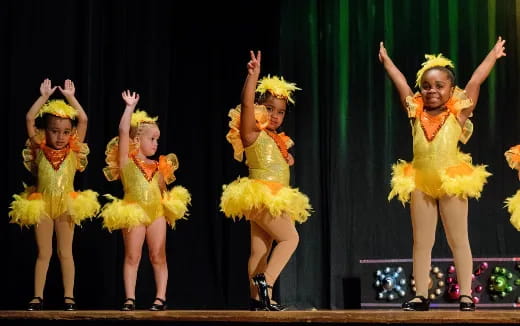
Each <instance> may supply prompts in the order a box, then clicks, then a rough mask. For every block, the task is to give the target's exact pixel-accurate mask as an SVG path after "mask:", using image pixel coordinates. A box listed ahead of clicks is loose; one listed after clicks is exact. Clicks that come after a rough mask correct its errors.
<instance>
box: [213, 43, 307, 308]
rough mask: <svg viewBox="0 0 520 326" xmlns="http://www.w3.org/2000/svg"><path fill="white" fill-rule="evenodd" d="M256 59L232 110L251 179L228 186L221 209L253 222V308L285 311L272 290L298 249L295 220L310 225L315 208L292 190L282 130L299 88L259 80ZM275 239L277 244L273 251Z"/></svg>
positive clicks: (237, 150) (233, 130)
mask: <svg viewBox="0 0 520 326" xmlns="http://www.w3.org/2000/svg"><path fill="white" fill-rule="evenodd" d="M250 55H251V60H250V61H249V63H248V64H247V70H248V75H247V78H246V80H245V83H244V88H243V90H242V96H241V98H242V103H241V105H239V106H237V107H236V108H235V109H231V110H230V111H229V117H230V118H231V122H230V123H229V126H230V131H229V133H228V134H227V136H226V138H227V140H228V141H229V142H230V143H231V144H232V146H233V149H234V157H235V159H236V160H238V161H242V155H243V152H244V151H245V153H246V158H247V159H246V164H247V166H248V167H249V177H248V178H240V179H238V180H236V181H234V182H232V183H231V184H229V185H227V186H224V191H223V193H222V198H221V202H220V206H221V210H222V211H223V212H224V214H225V215H226V216H227V217H230V218H242V217H245V218H246V219H247V220H249V221H250V223H251V254H250V257H249V263H248V273H249V279H250V292H251V293H250V294H251V299H250V307H251V309H252V310H284V309H285V307H284V306H282V305H280V304H277V303H275V302H274V301H272V300H271V299H270V297H271V292H272V291H271V290H270V289H271V288H272V285H273V284H274V283H275V282H276V280H277V278H278V276H279V275H280V273H281V271H282V269H283V268H284V267H285V265H286V264H287V262H288V261H289V259H290V258H291V256H292V254H293V252H294V251H295V250H296V247H297V245H298V241H299V237H298V232H297V231H296V228H295V225H294V221H297V222H299V223H303V222H305V221H306V220H307V217H308V216H309V215H310V210H311V206H310V205H309V199H308V198H307V196H305V195H303V194H302V193H300V192H299V191H298V190H297V189H293V188H290V187H289V166H291V165H293V164H294V158H293V157H292V155H291V154H290V153H288V152H287V149H288V148H289V147H291V146H292V145H293V142H292V140H291V139H290V138H289V137H287V136H285V134H284V133H280V134H278V133H277V132H276V130H277V129H278V128H279V127H280V125H281V124H282V122H283V119H284V117H285V112H286V106H287V101H289V102H291V103H294V101H293V99H292V97H291V96H292V92H293V91H294V90H297V89H299V88H297V87H296V86H295V85H294V84H292V83H288V82H286V81H284V80H283V78H282V79H280V78H278V77H276V76H274V77H267V78H263V79H262V80H261V81H260V82H258V76H259V74H260V61H261V53H260V51H259V52H258V53H257V55H256V56H255V54H254V52H253V51H251V53H250ZM257 82H258V87H257V88H256V92H258V93H259V94H260V97H259V99H258V105H257V104H255V87H256V85H257ZM273 240H275V241H276V242H277V245H276V247H275V248H274V249H273V250H272V252H271V248H272V243H273ZM270 252H271V253H270ZM269 254H270V258H269V260H268V259H267V258H268V257H269Z"/></svg>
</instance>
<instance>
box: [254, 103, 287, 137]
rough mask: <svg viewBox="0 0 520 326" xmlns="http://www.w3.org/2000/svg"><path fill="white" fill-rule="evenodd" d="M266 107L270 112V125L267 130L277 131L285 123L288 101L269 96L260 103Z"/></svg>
mask: <svg viewBox="0 0 520 326" xmlns="http://www.w3.org/2000/svg"><path fill="white" fill-rule="evenodd" d="M259 104H262V105H264V106H265V107H266V108H267V112H269V124H268V125H267V129H269V130H271V131H276V130H277V129H278V128H280V126H281V125H282V123H283V119H284V118H285V112H286V109H287V101H286V100H284V99H280V98H278V97H275V96H272V95H268V96H266V97H265V99H264V100H263V101H262V102H261V103H259Z"/></svg>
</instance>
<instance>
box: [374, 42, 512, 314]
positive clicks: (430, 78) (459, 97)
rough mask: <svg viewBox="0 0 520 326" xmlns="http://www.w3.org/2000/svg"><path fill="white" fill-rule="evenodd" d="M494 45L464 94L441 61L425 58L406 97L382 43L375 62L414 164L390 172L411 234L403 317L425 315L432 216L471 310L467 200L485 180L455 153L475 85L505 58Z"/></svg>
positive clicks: (464, 305) (466, 130)
mask: <svg viewBox="0 0 520 326" xmlns="http://www.w3.org/2000/svg"><path fill="white" fill-rule="evenodd" d="M504 43H505V41H504V40H502V38H500V37H499V38H498V41H497V42H496V44H495V46H494V47H493V49H492V50H491V51H490V52H489V54H488V55H487V56H486V58H485V59H484V61H483V62H482V63H481V64H480V65H479V67H478V68H477V69H476V70H475V72H474V73H473V75H472V76H471V79H470V81H469V82H468V84H467V85H466V88H465V89H464V90H462V89H459V88H458V87H457V86H456V85H455V76H454V74H453V71H452V70H451V68H453V63H452V62H451V61H450V60H448V59H446V58H445V57H443V56H442V55H438V56H435V55H426V59H427V61H426V62H424V63H423V67H422V68H421V69H420V70H419V71H418V72H417V80H416V86H417V87H419V92H417V93H416V94H414V93H413V91H412V89H411V88H410V86H408V84H407V82H406V79H405V77H404V76H403V74H402V73H401V72H400V71H399V70H398V68H397V67H396V66H395V65H394V63H393V62H392V60H391V59H390V57H389V56H388V54H387V52H386V49H385V47H384V45H383V42H381V44H380V49H379V60H380V61H381V63H382V64H383V65H384V68H385V70H386V72H387V73H388V76H389V77H390V79H391V80H392V82H393V83H394V85H395V87H396V88H397V91H398V92H399V96H400V99H401V103H402V105H403V108H404V109H405V112H406V113H407V115H408V118H409V119H410V123H411V126H412V136H413V153H414V158H413V161H412V162H411V163H407V162H404V161H400V162H399V163H398V164H396V165H394V166H393V176H392V191H391V193H390V194H389V196H388V199H389V200H390V199H391V198H393V197H394V196H397V197H398V198H399V200H400V201H401V202H402V203H403V204H404V203H406V202H410V212H411V217H412V228H413V239H414V243H413V277H414V280H415V286H416V296H415V297H414V298H412V299H411V300H410V301H407V302H405V303H404V304H403V309H404V310H428V309H429V305H430V299H429V298H428V283H429V270H430V266H431V250H432V248H433V244H434V241H435V229H436V225H437V217H438V214H439V212H440V216H441V219H442V223H443V225H444V229H445V231H446V237H447V239H448V244H449V246H450V248H451V251H452V253H453V256H454V261H455V266H456V268H457V279H458V283H459V285H460V293H461V295H460V298H459V302H460V310H463V311H472V310H475V304H474V302H473V299H472V297H471V275H472V264H473V262H472V255H471V249H470V244H469V239H468V229H467V224H468V223H467V219H468V197H474V198H479V197H480V193H481V191H482V188H483V186H484V184H485V183H486V178H487V177H488V176H490V173H488V172H487V171H486V170H485V166H474V165H472V164H471V157H470V156H469V155H468V154H463V153H461V152H460V151H459V149H458V147H457V143H458V141H459V140H460V141H461V142H463V143H465V142H466V141H467V140H468V139H469V137H470V136H471V133H472V130H473V126H472V124H471V122H470V120H469V117H470V116H471V114H472V112H473V109H474V108H475V105H476V103H477V100H478V95H479V91H480V85H481V84H482V83H483V82H484V80H485V79H486V78H487V76H488V75H489V72H490V71H491V69H492V68H493V66H494V64H495V62H496V60H497V59H499V58H501V57H503V56H505V53H504Z"/></svg>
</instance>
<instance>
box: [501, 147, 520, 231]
mask: <svg viewBox="0 0 520 326" xmlns="http://www.w3.org/2000/svg"><path fill="white" fill-rule="evenodd" d="M504 155H505V157H506V160H507V163H508V164H509V166H510V167H511V168H512V169H516V170H518V180H520V145H516V146H513V147H511V148H510V149H509V150H508V151H507V152H505V153H504ZM506 206H507V210H508V211H509V213H510V214H511V219H510V221H511V224H513V226H514V227H515V228H516V229H517V230H518V231H520V190H518V191H517V192H516V194H514V195H513V196H512V197H509V198H507V199H506Z"/></svg>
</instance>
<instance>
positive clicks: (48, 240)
mask: <svg viewBox="0 0 520 326" xmlns="http://www.w3.org/2000/svg"><path fill="white" fill-rule="evenodd" d="M53 230H54V221H53V220H52V219H51V218H49V217H48V216H45V215H44V216H42V217H41V220H40V223H39V224H38V225H36V226H35V227H34V235H35V237H36V245H37V246H38V257H37V258H36V264H35V266H34V296H35V297H40V298H43V289H44V287H45V282H46V280H47V271H48V270H49V262H50V261H51V256H52V233H53ZM31 302H37V300H32V301H31Z"/></svg>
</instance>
